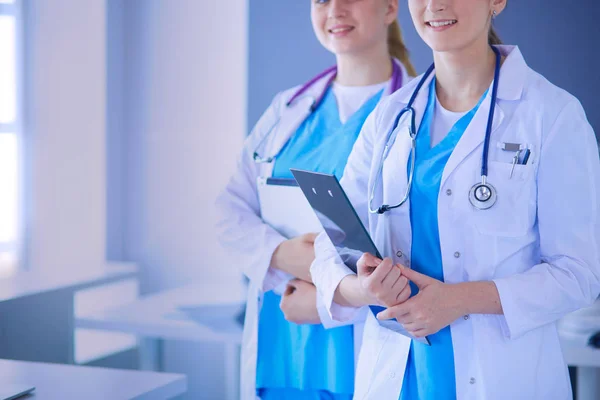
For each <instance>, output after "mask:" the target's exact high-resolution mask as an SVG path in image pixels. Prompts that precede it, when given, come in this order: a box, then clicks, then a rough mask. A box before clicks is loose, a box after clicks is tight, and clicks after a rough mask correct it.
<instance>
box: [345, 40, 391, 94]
mask: <svg viewBox="0 0 600 400" xmlns="http://www.w3.org/2000/svg"><path fill="white" fill-rule="evenodd" d="M336 60H337V68H338V71H337V76H336V78H335V79H336V82H337V83H339V84H340V85H344V86H368V85H375V84H377V83H382V82H385V81H387V80H388V79H390V77H391V76H392V61H391V57H390V55H389V53H388V50H387V47H385V46H384V48H383V49H377V48H373V49H371V51H369V52H368V54H339V55H338V56H337V57H336Z"/></svg>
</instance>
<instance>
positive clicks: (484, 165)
mask: <svg viewBox="0 0 600 400" xmlns="http://www.w3.org/2000/svg"><path fill="white" fill-rule="evenodd" d="M492 50H493V51H494V53H495V54H496V68H495V70H494V83H493V86H492V99H491V105H490V113H489V116H488V121H487V127H486V130H485V140H484V144H483V156H482V160H481V182H478V183H476V184H475V185H473V187H471V190H469V201H470V202H471V204H472V205H473V207H475V208H477V209H479V210H487V209H489V208H491V207H492V206H493V205H494V204H495V203H496V200H497V193H496V188H494V186H492V185H491V184H489V183H488V182H487V174H488V149H489V145H490V137H491V133H492V123H493V121H494V110H495V108H496V99H497V96H498V81H499V77H500V60H501V58H500V51H499V50H498V49H496V48H495V47H493V46H492ZM433 69H434V64H432V65H431V66H430V67H429V69H427V72H425V75H423V77H422V78H421V80H420V81H419V83H418V85H417V87H416V88H415V90H414V92H413V94H412V96H411V97H410V100H409V101H408V104H407V105H406V107H404V108H403V109H402V110H401V111H400V113H399V114H398V116H396V120H395V121H394V125H393V127H392V129H391V130H390V132H389V133H388V136H387V142H386V145H385V148H384V150H383V152H382V154H381V159H380V161H379V170H378V172H377V175H376V178H375V182H374V184H373V187H372V188H371V195H370V197H369V211H370V212H371V213H372V214H384V213H386V212H387V211H390V210H393V209H394V208H398V207H400V206H402V205H403V204H404V203H406V201H407V200H408V198H409V196H410V189H411V186H412V181H413V176H414V172H415V158H416V157H415V153H416V147H417V133H418V131H417V130H416V129H415V109H414V108H413V104H414V102H415V99H416V98H417V95H418V94H419V91H420V90H421V88H422V87H423V85H424V84H425V82H426V81H427V78H428V77H429V75H431V73H432V72H433ZM408 112H410V114H411V115H410V127H409V132H408V133H409V134H410V144H411V148H410V172H409V174H408V184H407V187H406V192H405V193H404V197H402V200H401V201H400V202H399V203H398V204H396V205H388V204H383V205H381V206H380V207H378V208H373V206H372V203H373V199H374V198H375V190H376V188H377V180H378V179H381V180H382V179H383V178H382V172H383V163H384V161H385V158H386V157H387V154H388V152H389V150H390V148H391V146H392V145H393V143H394V141H395V139H396V135H397V134H398V133H397V132H396V135H393V134H394V132H395V131H396V129H397V128H398V123H399V121H400V118H402V116H403V115H404V114H406V113H408Z"/></svg>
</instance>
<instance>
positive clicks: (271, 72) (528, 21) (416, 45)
mask: <svg viewBox="0 0 600 400" xmlns="http://www.w3.org/2000/svg"><path fill="white" fill-rule="evenodd" d="M400 4H401V8H400V12H399V14H400V23H401V24H402V27H403V28H402V29H403V32H404V36H405V40H406V43H407V45H408V47H409V48H410V50H411V54H412V59H413V62H414V64H415V67H416V68H417V71H419V72H422V71H424V70H425V69H426V67H427V65H428V64H429V63H430V62H431V53H430V51H429V49H428V48H427V47H426V46H425V45H424V44H423V42H422V41H421V39H420V38H419V37H418V35H417V33H416V31H415V29H414V27H413V24H412V20H411V19H410V15H409V13H408V6H407V2H406V1H400ZM598 15H600V2H598V0H578V1H576V2H569V1H564V0H525V1H509V2H508V6H507V8H506V10H505V11H504V13H502V15H500V16H499V17H498V18H497V20H496V27H497V29H498V32H499V34H500V36H501V37H502V39H503V40H504V42H505V43H510V44H517V45H519V47H520V48H521V51H522V52H523V54H524V56H525V60H526V61H527V63H528V64H529V65H530V66H531V67H532V68H533V69H535V70H536V71H538V72H540V73H541V74H542V75H544V76H545V77H546V78H548V79H549V80H550V81H551V82H553V83H554V84H556V85H558V86H560V87H562V88H564V89H566V90H568V91H569V92H570V93H572V94H573V95H575V96H576V97H577V98H579V100H580V101H581V102H582V103H583V106H584V108H585V110H586V112H587V116H588V119H589V120H590V122H591V124H592V126H593V127H594V128H595V131H596V133H597V135H600V112H598V111H597V110H600V100H599V96H598V93H600V74H599V73H598V72H597V66H598V65H599V63H600V56H599V55H598V54H599V50H600V46H598V42H600V24H598V23H597V21H596V20H597V18H598ZM249 34H250V35H249V36H250V46H249V48H250V61H249V64H250V65H249V75H248V80H249V82H248V83H249V91H248V126H249V127H252V126H253V125H254V123H256V121H257V120H258V118H259V117H260V115H261V114H262V112H263V111H264V110H265V108H266V107H267V106H268V105H269V102H270V101H271V99H272V98H273V96H274V94H275V93H277V92H278V91H280V90H282V89H284V88H288V87H290V86H293V85H296V84H299V83H302V82H304V81H306V80H308V79H310V77H311V76H313V75H315V73H317V72H318V71H320V70H322V69H324V68H325V67H326V66H328V65H331V64H332V63H333V62H334V59H333V57H332V56H331V55H330V54H329V53H327V52H326V51H325V50H324V49H323V48H322V47H321V45H320V44H319V42H318V41H317V39H316V38H315V36H314V34H313V32H312V27H311V23H310V2H309V1H307V0H305V1H284V2H273V1H267V0H252V1H250V32H249Z"/></svg>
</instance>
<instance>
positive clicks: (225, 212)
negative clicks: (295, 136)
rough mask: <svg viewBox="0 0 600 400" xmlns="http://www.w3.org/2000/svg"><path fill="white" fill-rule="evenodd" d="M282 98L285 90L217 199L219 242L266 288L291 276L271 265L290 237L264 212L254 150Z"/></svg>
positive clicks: (264, 117) (256, 129)
mask: <svg viewBox="0 0 600 400" xmlns="http://www.w3.org/2000/svg"><path fill="white" fill-rule="evenodd" d="M281 98H282V95H281V94H278V95H277V96H276V97H275V99H274V100H273V102H272V104H271V105H270V107H269V108H268V109H267V111H266V112H265V113H264V114H263V115H262V117H261V118H260V119H259V121H258V122H257V124H256V126H255V127H254V129H253V131H252V133H251V134H250V136H249V137H248V138H247V139H246V141H245V143H244V147H243V149H242V153H241V155H240V157H239V159H238V163H237V166H236V171H235V173H234V174H233V176H232V177H231V178H230V180H229V182H228V184H227V186H226V187H225V189H224V190H223V191H222V192H221V193H220V195H219V196H218V197H217V201H216V208H217V213H218V217H217V221H218V222H217V225H216V230H217V237H218V240H219V242H220V243H221V245H222V246H223V247H224V248H225V249H226V250H227V252H228V253H230V254H232V257H231V258H232V261H233V262H235V263H236V265H238V266H239V267H241V269H242V271H243V273H244V274H245V275H246V276H247V277H248V279H249V280H250V281H251V282H252V283H253V284H256V285H258V287H261V288H262V289H263V291H265V292H266V291H269V290H272V289H273V288H275V287H276V286H278V285H279V284H281V283H282V282H284V281H285V280H286V279H287V277H288V276H289V275H288V274H287V273H285V272H283V271H279V270H276V269H273V268H270V263H271V257H272V255H273V252H274V251H275V249H276V248H277V246H279V244H280V243H282V242H283V241H285V240H286V238H285V237H284V236H282V235H281V234H280V233H278V232H277V231H276V230H275V229H273V228H271V227H270V226H269V225H268V224H266V223H264V222H263V220H262V218H261V216H260V204H259V200H258V191H257V187H256V181H257V178H258V177H259V174H260V167H259V164H257V163H255V162H254V159H253V153H254V151H255V149H256V146H257V145H258V143H260V141H261V139H262V138H263V137H264V135H266V134H267V133H268V130H269V129H270V128H271V127H272V126H273V125H274V124H275V122H276V120H277V118H278V113H279V107H280V103H281V102H282V100H281Z"/></svg>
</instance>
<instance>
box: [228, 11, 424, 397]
mask: <svg viewBox="0 0 600 400" xmlns="http://www.w3.org/2000/svg"><path fill="white" fill-rule="evenodd" d="M397 10H398V2H397V0H364V1H358V2H357V1H355V0H315V1H311V16H312V22H313V27H314V30H315V33H316V35H317V37H318V39H319V41H320V42H321V43H322V44H323V46H324V47H325V48H327V49H328V50H330V51H331V52H333V53H334V54H335V56H336V61H337V76H336V77H335V81H333V83H332V85H331V86H330V85H329V82H330V79H331V78H333V73H328V74H326V75H325V76H323V77H321V78H320V79H318V80H317V81H316V82H314V83H312V84H311V85H309V86H308V87H307V88H306V91H305V92H303V93H301V94H300V95H299V96H297V97H296V98H294V97H295V94H297V93H299V92H298V90H299V88H298V87H296V88H293V89H290V90H286V91H284V92H281V93H279V94H278V95H277V96H276V97H275V99H274V100H273V103H272V104H271V106H270V107H269V108H268V109H267V111H266V112H265V114H264V115H263V116H262V117H261V119H260V120H259V122H258V123H257V125H256V126H255V128H254V130H253V132H252V133H251V135H250V137H249V138H248V140H247V141H246V143H245V145H244V149H243V152H242V155H241V158H240V161H239V164H238V169H237V172H236V174H235V175H234V176H233V177H232V179H231V181H230V182H229V184H228V185H227V187H226V189H225V191H224V192H223V194H222V195H221V196H220V197H219V199H218V201H217V205H218V208H219V211H220V212H221V215H222V217H221V222H220V224H219V227H218V230H219V237H220V241H221V242H222V243H223V245H224V246H225V247H226V248H227V249H228V251H229V252H230V253H231V254H232V255H233V256H234V258H235V259H236V264H237V265H236V266H235V267H241V268H242V269H243V270H244V272H245V274H246V276H247V277H248V278H249V281H250V282H249V290H248V303H247V311H246V320H245V325H244V339H243V345H242V369H241V391H242V393H241V397H242V399H244V400H247V399H251V398H254V397H255V396H256V395H258V396H260V397H261V398H263V399H286V400H293V399H321V398H327V399H350V398H351V397H352V393H353V386H354V385H353V382H354V354H353V347H354V335H353V327H352V326H343V327H336V328H333V329H325V327H324V326H323V325H326V326H327V327H331V326H333V324H332V323H331V322H332V321H330V320H322V319H321V318H320V316H319V314H318V310H317V306H316V298H317V296H316V290H315V288H314V286H313V285H312V283H310V280H311V278H310V275H309V266H310V264H311V262H312V260H313V258H314V250H313V236H311V235H305V236H302V237H298V238H286V237H284V236H282V235H281V234H280V233H279V232H277V231H276V230H274V229H273V228H271V227H270V226H269V225H268V224H266V223H265V222H264V221H263V220H262V219H261V209H260V204H259V202H258V196H257V187H256V184H257V178H259V177H265V178H268V177H276V178H292V175H291V172H290V171H289V168H290V167H295V168H301V169H311V170H317V171H320V172H326V173H334V174H336V175H338V177H340V176H341V173H342V171H343V169H344V166H345V164H346V160H347V157H348V154H349V153H350V151H351V149H352V146H353V144H354V141H355V139H356V137H357V136H358V132H359V131H360V128H361V127H362V124H363V123H364V121H365V119H366V117H367V115H368V114H369V113H370V112H371V110H372V109H373V108H374V107H375V105H376V104H377V103H378V101H379V99H380V98H381V97H382V96H384V97H385V96H387V95H389V94H390V93H391V92H392V91H393V90H395V89H397V86H399V85H400V83H401V82H404V83H406V82H408V80H409V74H410V75H413V70H412V67H411V65H410V63H409V62H408V57H407V52H406V49H405V48H404V45H403V44H402V41H401V37H400V33H399V28H398V25H397V22H395V21H396V15H397ZM282 34H284V33H282ZM390 55H391V56H392V57H390ZM307 62H308V63H310V60H307ZM394 71H395V72H394ZM390 75H391V76H392V78H390ZM323 94H324V97H322V95H323ZM315 99H322V100H321V102H320V103H319V104H318V105H317V108H316V109H314V110H313V109H311V108H312V106H313V104H314V100H315ZM271 157H274V160H269V161H270V162H260V163H257V162H256V161H257V160H259V159H263V161H264V160H265V159H269V158H271ZM281 206H282V207H286V205H285V204H282V205H281ZM290 212H294V211H293V210H290ZM290 275H292V276H295V277H297V278H299V279H296V280H294V281H292V282H291V283H290V285H289V286H288V290H286V291H285V294H284V295H283V297H280V296H279V295H277V294H275V293H274V292H273V291H272V289H273V288H275V287H277V286H280V284H281V283H282V282H285V279H286V278H287V277H288V276H290ZM280 303H281V309H280ZM282 310H283V311H284V312H285V318H284V313H283V312H282ZM321 316H324V317H326V319H328V316H327V314H326V313H322V314H321ZM286 319H288V320H290V321H293V322H296V323H298V324H300V325H297V324H294V323H291V322H288V321H286ZM321 323H323V325H321ZM338 325H340V324H338ZM357 338H360V335H358V336H357Z"/></svg>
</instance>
